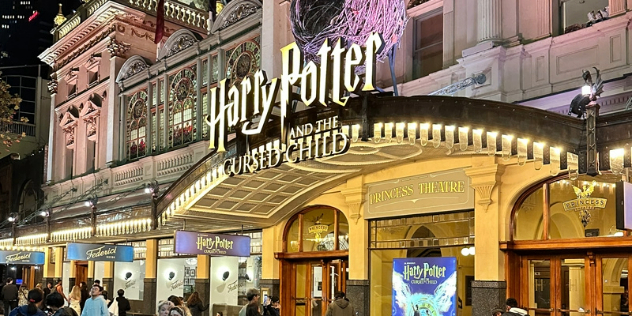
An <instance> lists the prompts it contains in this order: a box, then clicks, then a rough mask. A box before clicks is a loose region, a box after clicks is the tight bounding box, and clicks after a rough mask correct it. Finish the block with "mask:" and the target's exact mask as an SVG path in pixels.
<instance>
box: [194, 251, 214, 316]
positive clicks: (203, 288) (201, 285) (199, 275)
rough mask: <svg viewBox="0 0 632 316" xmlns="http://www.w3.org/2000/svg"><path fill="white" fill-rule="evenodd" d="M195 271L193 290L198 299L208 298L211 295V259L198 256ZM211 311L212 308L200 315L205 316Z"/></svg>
mask: <svg viewBox="0 0 632 316" xmlns="http://www.w3.org/2000/svg"><path fill="white" fill-rule="evenodd" d="M196 271H197V272H196V274H195V290H196V291H197V292H198V293H199V294H200V297H202V298H208V297H210V295H211V257H210V256H207V255H198V256H197V267H196ZM204 301H206V300H204ZM206 303H210V302H206ZM211 311H212V308H209V309H207V310H206V311H204V312H203V313H202V315H203V316H207V315H209V313H210V312H211Z"/></svg>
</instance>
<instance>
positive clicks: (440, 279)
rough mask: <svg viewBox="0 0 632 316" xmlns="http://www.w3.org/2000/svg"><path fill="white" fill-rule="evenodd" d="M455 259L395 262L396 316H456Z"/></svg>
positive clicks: (409, 259) (418, 259)
mask: <svg viewBox="0 0 632 316" xmlns="http://www.w3.org/2000/svg"><path fill="white" fill-rule="evenodd" d="M456 280H457V278H456V258H454V257H445V258H401V259H393V312H392V314H393V316H456Z"/></svg>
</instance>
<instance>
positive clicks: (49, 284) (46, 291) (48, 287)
mask: <svg viewBox="0 0 632 316" xmlns="http://www.w3.org/2000/svg"><path fill="white" fill-rule="evenodd" d="M52 290H53V282H51V281H48V282H46V287H45V288H44V298H46V297H47V296H48V295H49V294H50V292H51V291H52ZM44 305H46V304H44Z"/></svg>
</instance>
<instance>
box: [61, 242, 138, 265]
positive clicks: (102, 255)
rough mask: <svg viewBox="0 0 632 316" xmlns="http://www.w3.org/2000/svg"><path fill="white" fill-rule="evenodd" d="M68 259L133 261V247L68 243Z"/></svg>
mask: <svg viewBox="0 0 632 316" xmlns="http://www.w3.org/2000/svg"><path fill="white" fill-rule="evenodd" d="M67 250H68V254H67V256H68V260H87V261H118V262H133V261H134V247H132V246H119V245H104V244H80V243H68V246H67Z"/></svg>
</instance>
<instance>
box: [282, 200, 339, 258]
mask: <svg viewBox="0 0 632 316" xmlns="http://www.w3.org/2000/svg"><path fill="white" fill-rule="evenodd" d="M284 237H285V238H284V243H283V247H284V249H283V251H285V252H309V251H332V250H348V249H349V222H348V221H347V218H346V217H345V215H344V214H343V213H342V212H340V211H339V210H337V209H335V208H332V207H329V206H313V207H310V208H307V209H305V210H303V211H301V212H300V213H298V214H296V215H294V216H293V217H292V218H291V219H290V220H289V221H288V223H287V225H286V227H285V234H284ZM336 240H338V242H337V243H336V242H335V241H336Z"/></svg>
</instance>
